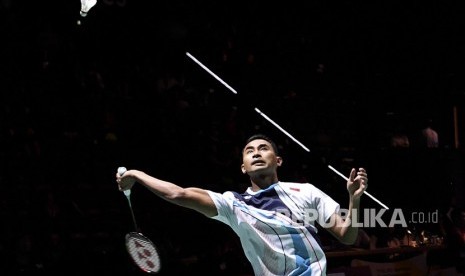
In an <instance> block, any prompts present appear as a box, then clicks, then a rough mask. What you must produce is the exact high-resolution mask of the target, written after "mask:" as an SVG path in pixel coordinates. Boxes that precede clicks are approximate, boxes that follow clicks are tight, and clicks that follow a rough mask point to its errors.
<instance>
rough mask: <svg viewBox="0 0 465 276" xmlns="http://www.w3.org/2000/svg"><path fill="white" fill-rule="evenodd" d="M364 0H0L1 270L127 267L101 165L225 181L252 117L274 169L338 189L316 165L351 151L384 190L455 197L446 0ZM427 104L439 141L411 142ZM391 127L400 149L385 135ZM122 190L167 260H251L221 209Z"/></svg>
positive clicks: (433, 206) (117, 203)
mask: <svg viewBox="0 0 465 276" xmlns="http://www.w3.org/2000/svg"><path fill="white" fill-rule="evenodd" d="M376 2H377V3H361V2H360V1H342V2H341V1H306V2H304V3H301V2H299V1H295V2H286V3H283V2H276V3H273V2H263V1H247V2H246V1H244V2H241V1H228V2H222V3H218V1H131V0H120V1H117V0H106V1H104V0H100V1H99V2H98V3H97V5H96V6H95V7H93V8H92V9H91V10H90V11H89V14H88V15H87V17H85V18H82V17H80V16H79V10H80V3H79V1H77V0H76V1H57V0H55V1H42V2H40V1H22V0H3V1H2V2H0V36H1V43H0V73H1V74H0V89H1V96H0V97H1V98H0V103H1V104H0V106H1V109H2V110H1V114H0V120H1V125H0V127H1V136H0V139H1V151H0V156H1V159H0V160H1V162H2V164H1V165H2V166H1V169H0V185H1V186H2V194H3V196H2V197H1V200H0V204H1V207H0V212H1V216H2V226H1V229H2V233H1V236H2V239H1V240H0V254H2V258H0V259H1V268H2V271H5V272H6V275H26V274H28V275H37V274H42V275H52V274H53V275H61V273H62V271H63V270H67V274H68V275H69V274H71V275H74V274H75V275H82V274H83V273H84V274H86V275H91V274H96V273H101V272H103V271H106V272H108V273H112V274H121V275H129V274H137V273H139V272H138V270H137V269H135V267H134V266H133V265H132V264H131V263H130V260H129V259H128V256H127V253H126V252H125V249H124V242H123V241H124V235H125V233H127V232H129V231H132V230H133V229H132V222H131V219H130V214H129V210H128V207H127V203H126V199H125V198H124V196H123V195H122V194H121V193H119V192H118V191H117V188H116V184H115V182H114V174H115V172H116V168H117V167H118V166H126V167H127V168H129V169H131V168H137V169H141V170H144V171H146V172H147V173H149V174H152V175H154V176H156V177H159V178H162V179H166V180H168V181H172V182H175V183H177V184H179V185H180V186H183V187H187V186H198V187H202V188H207V189H212V190H214V191H218V192H223V191H226V190H238V191H242V190H244V189H245V188H246V187H247V185H248V179H247V178H246V177H245V176H243V175H241V174H240V169H239V168H240V163H241V159H240V158H241V156H240V151H241V149H242V146H243V142H244V141H245V139H246V138H247V137H248V136H249V135H251V134H253V133H255V132H263V133H266V134H268V135H270V136H272V137H273V138H274V139H275V140H276V142H277V143H278V145H279V147H280V149H281V150H282V155H283V157H284V161H285V162H284V166H283V167H282V168H281V172H280V178H281V180H283V181H309V182H311V183H314V184H315V185H316V186H318V187H320V188H321V189H323V190H324V191H326V192H328V194H330V195H331V196H333V197H334V198H335V199H336V200H337V201H339V202H341V206H342V207H345V204H346V202H347V197H346V191H345V188H344V184H345V181H344V180H343V179H342V178H340V177H339V176H337V175H336V174H334V172H332V171H330V170H329V169H328V167H327V166H328V165H332V166H333V167H335V168H336V169H338V170H340V171H341V172H342V173H343V174H345V175H347V174H348V172H349V170H350V168H351V167H360V166H363V167H366V168H367V170H368V173H369V175H370V189H369V191H370V193H371V194H372V195H374V196H376V197H377V198H378V199H380V200H381V201H382V202H383V203H385V204H387V205H388V206H389V207H391V208H403V209H404V210H407V212H410V211H418V210H423V211H430V210H440V211H441V212H442V213H444V211H445V210H447V208H448V206H449V205H450V204H451V201H452V198H455V200H456V202H457V203H456V204H459V205H463V200H462V199H463V198H462V197H463V194H464V193H463V186H464V184H463V164H462V159H463V153H462V147H461V144H463V143H464V138H463V135H464V133H463V120H464V119H465V118H464V96H465V90H464V82H463V79H464V75H465V71H464V66H463V65H464V61H465V36H464V33H465V29H464V27H465V17H464V16H463V12H464V8H463V4H462V2H461V1H447V3H444V1H428V2H424V1H409V2H405V1H381V2H380V1H376ZM78 22H79V24H78ZM186 52H189V53H190V54H192V55H193V56H195V57H196V58H197V59H198V60H199V61H201V62H202V63H203V64H204V65H206V66H207V67H208V68H210V70H212V71H213V72H215V74H217V75H218V76H219V77H221V78H222V79H223V80H224V81H226V82H227V83H228V84H229V85H231V86H232V87H233V88H234V89H235V90H236V91H238V94H237V95H235V94H233V93H231V91H229V90H228V89H227V88H226V87H225V86H224V85H222V84H221V83H220V82H218V81H217V80H216V79H215V78H213V77H212V76H211V75H210V74H208V73H207V72H206V71H205V70H203V69H202V68H201V67H200V66H199V65H197V64H196V63H194V62H193V61H192V60H191V59H190V58H189V57H188V56H187V55H186ZM255 107H257V108H259V109H260V110H261V111H263V112H264V113H265V114H267V115H268V116H269V117H270V118H272V119H273V120H274V121H276V122H277V123H278V124H280V125H281V126H282V127H283V128H284V129H285V130H286V131H288V132H289V133H291V134H292V135H294V136H295V137H296V138H297V139H298V140H299V141H301V142H302V143H303V144H304V145H306V146H307V147H308V148H310V150H311V152H310V153H308V152H305V151H304V150H303V149H302V148H300V147H299V146H298V145H297V144H296V143H294V142H293V141H292V140H291V139H289V138H288V137H287V136H286V135H285V134H283V133H282V132H280V131H279V130H278V129H277V128H275V127H274V126H272V125H271V124H270V123H269V122H268V121H266V120H264V119H263V118H262V117H261V116H260V115H259V114H258V113H256V112H255V111H254V108H255ZM454 110H456V112H457V113H456V118H455V119H454ZM426 119H432V120H433V128H434V129H436V130H437V131H438V133H439V142H440V146H439V148H438V149H429V150H427V149H425V148H424V147H423V146H422V143H421V140H420V136H419V134H420V130H421V128H422V126H423V123H424V121H425V120H426ZM454 123H457V127H455V126H454ZM396 133H402V134H405V135H407V136H408V137H409V139H410V147H409V148H408V149H392V148H390V144H389V139H390V137H391V136H392V135H393V134H396ZM363 204H364V207H366V208H371V207H372V208H379V206H378V205H377V204H376V203H374V202H373V201H371V199H369V198H368V197H367V198H365V199H364V201H363ZM133 205H134V208H135V212H136V217H137V218H138V220H139V224H140V226H141V228H142V229H143V232H144V233H145V234H146V235H147V236H148V237H150V238H151V239H153V240H154V241H155V242H156V243H157V244H158V245H159V246H160V248H161V249H162V252H163V255H162V257H163V260H164V264H165V265H164V268H163V271H164V273H165V274H166V275H171V274H173V275H182V274H184V273H187V271H188V272H192V271H199V272H207V273H213V274H216V275H219V274H220V273H223V274H224V275H226V274H227V273H230V275H238V274H239V273H240V272H243V273H246V272H249V271H250V268H249V265H248V263H247V261H246V260H245V259H244V257H243V255H242V251H241V249H240V247H239V245H238V241H237V240H236V238H235V236H234V234H233V233H232V231H231V230H229V229H228V228H227V227H226V226H224V225H221V224H220V223H218V222H216V221H213V220H208V219H206V218H203V217H202V216H200V215H198V214H196V213H194V212H193V211H190V210H184V209H182V208H179V207H176V206H171V205H169V204H167V203H165V202H163V201H162V200H159V199H157V198H156V197H155V196H154V195H152V194H150V193H149V192H147V191H145V190H143V188H140V187H139V186H136V187H135V188H134V191H133ZM409 227H410V226H409ZM415 227H418V228H421V227H426V226H425V225H416V226H415ZM433 228H434V227H433ZM369 230H370V229H368V231H369ZM436 230H437V229H433V230H432V231H436ZM322 235H324V234H322ZM192 257H194V258H193V259H192ZM189 260H190V262H189ZM192 260H194V261H192ZM195 260H196V261H195ZM222 263H223V264H224V266H225V267H226V269H223V270H222V271H221V270H220V264H222ZM2 275H3V273H2Z"/></svg>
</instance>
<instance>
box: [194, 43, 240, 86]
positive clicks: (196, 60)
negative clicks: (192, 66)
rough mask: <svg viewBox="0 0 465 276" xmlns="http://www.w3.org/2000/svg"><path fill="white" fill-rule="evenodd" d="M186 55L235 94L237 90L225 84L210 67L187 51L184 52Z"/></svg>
mask: <svg viewBox="0 0 465 276" xmlns="http://www.w3.org/2000/svg"><path fill="white" fill-rule="evenodd" d="M186 55H187V56H188V57H190V58H191V59H192V60H193V61H194V62H195V63H197V64H198V65H200V67H202V68H203V69H204V70H205V71H207V72H208V73H210V75H212V76H213V77H214V78H215V79H217V80H218V81H219V82H221V83H222V84H223V85H224V86H226V87H227V88H228V89H229V90H230V91H231V92H233V93H234V94H237V91H236V90H234V88H232V87H231V86H229V84H227V83H226V82H225V81H224V80H222V79H221V78H220V77H218V76H217V75H216V74H215V73H213V72H212V71H211V70H210V69H208V68H207V66H205V65H203V64H202V63H201V62H200V61H199V60H198V59H196V58H195V57H194V56H193V55H191V54H189V52H186Z"/></svg>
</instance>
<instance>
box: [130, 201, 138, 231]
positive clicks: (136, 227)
mask: <svg viewBox="0 0 465 276" xmlns="http://www.w3.org/2000/svg"><path fill="white" fill-rule="evenodd" d="M127 199H128V205H129V210H130V211H131V217H132V222H133V223H134V228H135V230H136V231H139V227H138V226H137V222H136V216H134V211H133V209H132V204H131V198H130V197H129V196H127Z"/></svg>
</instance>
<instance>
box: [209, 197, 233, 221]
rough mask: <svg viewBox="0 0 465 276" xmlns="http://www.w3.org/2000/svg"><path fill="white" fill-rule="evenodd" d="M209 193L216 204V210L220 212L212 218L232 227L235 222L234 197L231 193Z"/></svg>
mask: <svg viewBox="0 0 465 276" xmlns="http://www.w3.org/2000/svg"><path fill="white" fill-rule="evenodd" d="M207 192H208V195H209V196H210V197H211V199H212V200H213V202H214V203H215V206H216V210H217V211H218V214H217V215H216V216H213V217H211V218H212V219H216V220H219V221H221V222H223V223H225V224H227V225H230V226H232V224H233V223H234V221H235V215H234V200H235V198H234V195H233V194H232V193H231V192H225V193H223V194H221V193H217V192H212V191H207Z"/></svg>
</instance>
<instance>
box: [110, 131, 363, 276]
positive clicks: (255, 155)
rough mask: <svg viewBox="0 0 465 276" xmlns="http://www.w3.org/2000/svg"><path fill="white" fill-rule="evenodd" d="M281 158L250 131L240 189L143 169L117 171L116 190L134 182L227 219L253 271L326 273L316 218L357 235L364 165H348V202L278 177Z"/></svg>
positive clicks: (334, 230)
mask: <svg viewBox="0 0 465 276" xmlns="http://www.w3.org/2000/svg"><path fill="white" fill-rule="evenodd" d="M282 163H283V160H282V158H281V157H280V156H279V153H278V150H277V147H276V144H275V143H274V142H273V141H272V140H271V139H270V138H269V137H267V136H265V135H261V134H257V135H253V136H251V137H250V138H249V139H248V140H247V141H246V143H245V146H244V148H243V151H242V165H241V170H242V172H243V173H244V174H247V175H248V176H249V178H250V186H249V187H248V188H247V190H246V191H245V192H241V193H238V192H234V191H227V192H224V193H217V192H214V191H210V190H205V189H201V188H194V187H192V188H183V187H180V186H178V185H175V184H173V183H170V182H167V181H163V180H160V179H157V178H155V177H152V176H150V175H148V174H146V173H144V172H142V171H138V170H128V171H127V172H126V173H125V174H124V175H123V176H120V175H119V174H118V173H117V174H116V182H117V183H118V186H119V189H120V190H121V191H124V190H127V189H131V188H132V186H133V185H134V183H135V182H137V183H140V184H142V185H143V186H145V187H147V188H148V189H149V190H151V191H152V192H153V193H155V194H156V195H157V196H159V197H161V198H163V199H165V200H167V201H169V202H172V203H174V204H177V205H180V206H183V207H187V208H190V209H193V210H196V211H198V212H200V213H202V214H204V215H205V216H207V217H208V218H212V219H216V220H219V221H221V222H223V223H225V224H227V225H229V226H230V227H231V228H232V229H233V230H234V232H235V233H236V234H237V235H238V236H239V238H240V241H241V244H242V247H243V250H244V253H245V255H246V257H247V259H248V260H249V261H250V263H251V265H252V268H253V270H254V274H255V275H326V257H325V254H324V252H323V249H322V245H321V244H320V241H319V238H318V235H317V228H316V223H318V224H320V225H321V226H322V227H323V228H325V229H327V230H328V231H329V232H330V233H331V234H332V235H333V236H334V237H335V238H337V239H338V240H339V241H340V242H342V243H344V244H353V243H354V242H355V240H356V238H357V234H358V229H357V223H353V221H352V218H356V217H357V215H354V214H355V213H356V212H357V209H358V208H359V204H360V198H361V196H362V194H363V193H364V191H365V190H366V188H367V185H368V178H367V173H366V171H365V169H363V168H360V169H358V170H356V169H352V170H351V172H350V175H349V177H348V180H347V191H348V193H349V208H348V209H347V212H346V214H342V212H340V206H339V204H338V203H337V202H336V201H334V200H333V199H332V198H331V197H330V196H328V195H326V194H325V193H324V192H323V191H321V190H319V189H318V188H316V187H315V186H313V185H312V184H310V183H294V182H282V181H280V180H279V179H278V173H277V170H278V167H280V166H281V165H282Z"/></svg>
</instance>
